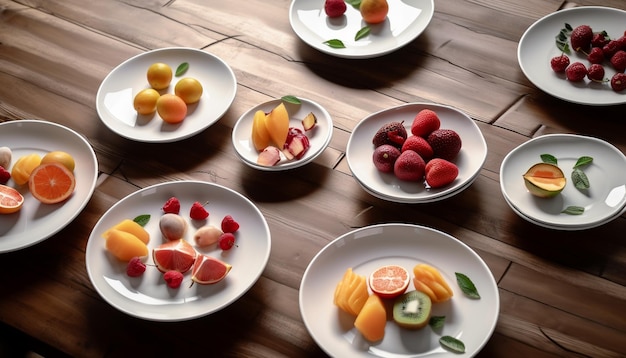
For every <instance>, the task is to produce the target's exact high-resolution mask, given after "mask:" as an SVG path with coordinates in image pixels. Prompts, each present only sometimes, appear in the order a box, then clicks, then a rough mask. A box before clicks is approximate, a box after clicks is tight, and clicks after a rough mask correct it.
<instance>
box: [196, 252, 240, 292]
mask: <svg viewBox="0 0 626 358" xmlns="http://www.w3.org/2000/svg"><path fill="white" fill-rule="evenodd" d="M231 268H232V266H231V265H229V264H227V263H226V262H224V261H222V260H220V259H216V258H214V257H211V256H207V255H203V254H199V255H198V258H197V259H196V262H195V264H194V265H193V270H192V271H191V279H192V280H193V282H197V283H199V284H201V285H210V284H213V283H218V282H220V281H221V280H223V279H224V277H226V275H228V273H229V272H230V269H231Z"/></svg>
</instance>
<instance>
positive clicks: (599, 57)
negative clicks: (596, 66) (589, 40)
mask: <svg viewBox="0 0 626 358" xmlns="http://www.w3.org/2000/svg"><path fill="white" fill-rule="evenodd" d="M587 61H589V62H591V63H602V62H604V52H603V51H602V49H601V48H600V47H594V48H592V49H591V52H589V54H588V55H587Z"/></svg>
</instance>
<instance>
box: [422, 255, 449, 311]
mask: <svg viewBox="0 0 626 358" xmlns="http://www.w3.org/2000/svg"><path fill="white" fill-rule="evenodd" d="M413 275H415V278H414V279H413V285H414V286H415V289H416V290H418V291H421V292H423V293H425V294H427V295H428V297H430V299H431V301H432V302H435V303H438V302H444V301H447V300H449V299H450V298H452V295H453V294H454V292H453V291H452V288H451V287H450V286H449V285H448V283H447V282H446V280H445V279H444V278H443V276H442V275H441V273H440V272H439V270H437V269H436V268H434V267H432V266H430V265H427V264H418V265H416V266H415V267H413Z"/></svg>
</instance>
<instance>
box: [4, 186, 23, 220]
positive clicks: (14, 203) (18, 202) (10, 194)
mask: <svg viewBox="0 0 626 358" xmlns="http://www.w3.org/2000/svg"><path fill="white" fill-rule="evenodd" d="M22 204H24V197H23V196H22V194H20V192H19V191H17V190H15V189H13V188H11V187H10V186H6V185H2V184H0V214H11V213H14V212H16V211H18V210H20V209H21V208H22Z"/></svg>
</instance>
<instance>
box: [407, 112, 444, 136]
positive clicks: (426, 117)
mask: <svg viewBox="0 0 626 358" xmlns="http://www.w3.org/2000/svg"><path fill="white" fill-rule="evenodd" d="M440 125H441V121H440V120H439V117H438V116H437V113H435V112H434V111H432V110H430V109H422V110H421V111H419V112H418V113H417V115H416V116H415V118H414V119H413V123H411V133H413V135H416V136H420V137H424V138H426V137H427V136H428V135H429V134H430V133H432V131H434V130H436V129H439V126H440Z"/></svg>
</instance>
